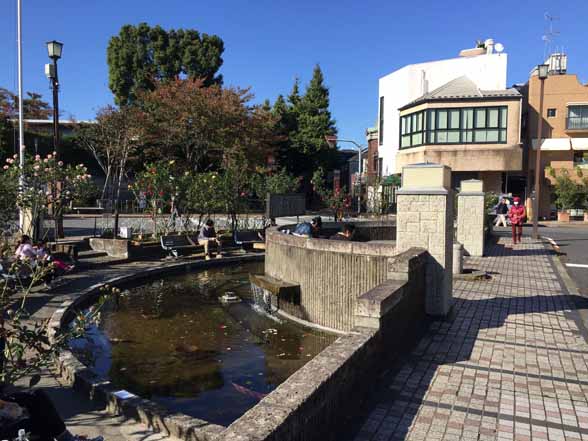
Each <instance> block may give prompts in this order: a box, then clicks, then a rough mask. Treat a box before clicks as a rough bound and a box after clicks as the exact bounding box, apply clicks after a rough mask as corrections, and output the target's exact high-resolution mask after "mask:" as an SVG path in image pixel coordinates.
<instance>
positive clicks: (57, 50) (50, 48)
mask: <svg viewBox="0 0 588 441" xmlns="http://www.w3.org/2000/svg"><path fill="white" fill-rule="evenodd" d="M62 51H63V43H60V42H59V41H55V40H52V41H48V42H47V53H48V55H49V58H50V59H51V60H53V63H52V64H46V65H45V75H47V78H49V80H50V81H51V88H52V89H53V148H54V150H55V151H56V152H57V153H58V154H59V76H58V74H57V60H59V59H60V58H61V53H62Z"/></svg>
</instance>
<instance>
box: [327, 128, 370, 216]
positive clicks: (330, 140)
mask: <svg viewBox="0 0 588 441" xmlns="http://www.w3.org/2000/svg"><path fill="white" fill-rule="evenodd" d="M325 141H327V143H328V144H329V145H330V146H331V147H336V146H337V143H338V142H348V143H350V144H353V145H354V146H355V147H356V148H357V152H358V159H359V166H358V168H357V169H358V173H357V175H358V179H359V191H358V192H357V214H360V213H361V175H362V163H361V149H362V148H363V147H362V146H361V145H360V144H358V143H357V142H355V141H353V140H351V139H337V136H336V135H325Z"/></svg>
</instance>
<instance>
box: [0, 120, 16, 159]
mask: <svg viewBox="0 0 588 441" xmlns="http://www.w3.org/2000/svg"><path fill="white" fill-rule="evenodd" d="M12 130H13V127H12V123H11V122H10V119H9V118H8V115H7V114H5V113H3V112H2V111H1V110H0V158H4V157H6V156H8V154H9V153H11V152H12V150H13V147H14V145H13V144H14V143H13V141H12Z"/></svg>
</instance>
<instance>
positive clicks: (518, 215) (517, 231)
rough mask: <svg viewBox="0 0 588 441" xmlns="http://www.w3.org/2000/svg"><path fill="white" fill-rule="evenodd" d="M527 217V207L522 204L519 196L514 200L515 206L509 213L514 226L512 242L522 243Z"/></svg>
mask: <svg viewBox="0 0 588 441" xmlns="http://www.w3.org/2000/svg"><path fill="white" fill-rule="evenodd" d="M526 217H527V211H526V210H525V206H524V205H523V204H521V198H519V197H518V196H517V197H515V198H514V199H513V205H512V206H511V207H510V210H509V211H508V218H509V219H510V223H511V226H512V242H513V243H514V244H516V243H521V238H522V236H523V223H524V222H525V219H526Z"/></svg>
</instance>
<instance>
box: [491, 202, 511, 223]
mask: <svg viewBox="0 0 588 441" xmlns="http://www.w3.org/2000/svg"><path fill="white" fill-rule="evenodd" d="M507 214H508V205H507V203H506V198H502V199H500V202H499V203H498V205H497V206H496V222H495V223H494V226H496V227H499V226H500V225H502V226H503V227H508V224H507V223H506V215H507Z"/></svg>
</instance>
